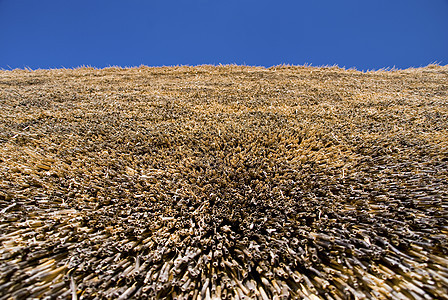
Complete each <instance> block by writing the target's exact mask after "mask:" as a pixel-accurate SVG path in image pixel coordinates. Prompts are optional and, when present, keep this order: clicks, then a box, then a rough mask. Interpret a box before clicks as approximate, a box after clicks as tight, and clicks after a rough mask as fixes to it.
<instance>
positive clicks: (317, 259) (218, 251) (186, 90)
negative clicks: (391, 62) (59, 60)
mask: <svg viewBox="0 0 448 300" xmlns="http://www.w3.org/2000/svg"><path fill="white" fill-rule="evenodd" d="M447 90H448V67H446V66H445V67H442V66H428V67H426V68H419V69H408V70H402V71H376V72H368V73H362V72H358V71H355V70H342V69H339V68H335V67H332V68H312V67H289V66H280V67H274V68H270V69H265V68H255V67H241V66H219V67H213V66H199V67H166V68H147V67H140V68H134V69H120V68H108V69H103V70H96V69H91V68H81V69H76V70H37V71H23V70H14V71H1V72H0V109H1V111H2V113H1V114H0V170H1V171H0V212H1V214H0V241H1V244H0V299H9V298H11V297H12V298H15V299H26V298H46V299H66V298H70V297H71V298H72V299H78V298H79V299H93V298H95V299H103V298H118V299H128V298H136V299H137V298H170V299H204V298H205V299H263V300H266V299H290V298H291V299H353V298H359V299H361V298H368V299H390V298H393V299H432V298H439V299H447V296H446V295H447V294H448V253H447V238H448V235H447V234H448V222H447V207H448V165H447V164H448V139H447V136H448V94H447Z"/></svg>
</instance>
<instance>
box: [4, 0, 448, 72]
mask: <svg viewBox="0 0 448 300" xmlns="http://www.w3.org/2000/svg"><path fill="white" fill-rule="evenodd" d="M433 62H436V63H439V64H442V65H446V64H448V0H370V1H367V0H347V1H344V0H341V1H334V0H303V1H302V0H289V1H287V0H270V1H267V0H178V1H173V0H127V1H124V0H121V1H117V0H88V1H85V0H77V1H61V0H39V1H37V0H0V68H3V69H10V68H24V67H30V68H32V69H37V68H60V67H66V68H72V67H77V66H82V65H88V66H93V67H98V68H102V67H107V66H122V67H125V66H139V65H148V66H162V65H199V64H231V63H236V64H245V65H258V66H266V67H269V66H272V65H279V64H294V65H303V64H311V65H314V66H321V65H338V66H340V67H345V68H352V67H355V68H357V69H358V70H369V69H370V70H371V69H379V68H383V67H393V66H395V67H396V68H407V67H419V66H426V65H428V64H430V63H433Z"/></svg>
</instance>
